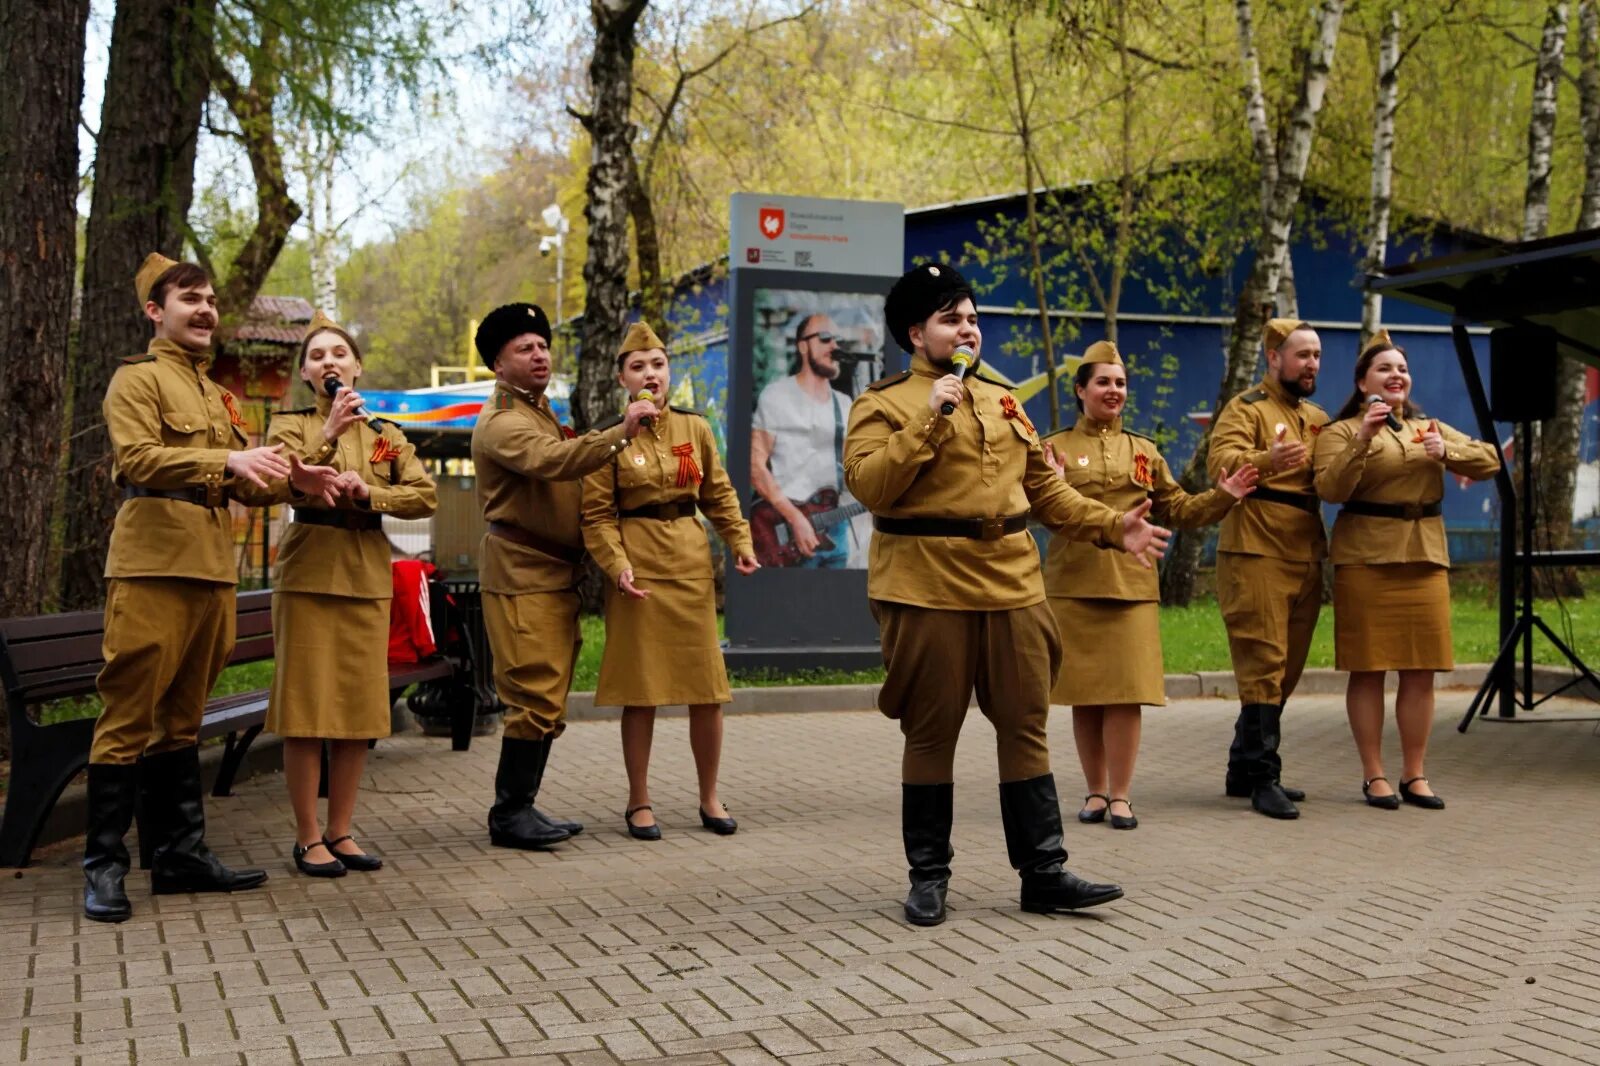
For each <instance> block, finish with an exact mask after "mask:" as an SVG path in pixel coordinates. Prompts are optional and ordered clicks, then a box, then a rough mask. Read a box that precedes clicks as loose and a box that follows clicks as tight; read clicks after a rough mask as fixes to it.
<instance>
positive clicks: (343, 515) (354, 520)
mask: <svg viewBox="0 0 1600 1066" xmlns="http://www.w3.org/2000/svg"><path fill="white" fill-rule="evenodd" d="M294 521H295V523H296V524H297V525H302V526H327V527H328V528H329V529H348V530H352V531H354V532H362V531H364V530H368V529H382V528H383V515H381V514H372V513H371V512H369V511H334V510H318V509H316V508H312V507H306V508H303V509H302V508H299V507H296V508H295V509H294Z"/></svg>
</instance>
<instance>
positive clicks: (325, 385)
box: [322, 377, 371, 422]
mask: <svg viewBox="0 0 1600 1066" xmlns="http://www.w3.org/2000/svg"><path fill="white" fill-rule="evenodd" d="M345 388H346V386H345V383H344V382H342V381H340V380H339V379H338V378H334V377H327V378H323V379H322V391H323V392H325V393H327V394H328V398H329V399H332V398H334V397H336V396H338V395H339V393H340V392H342V391H343V390H344V389H345ZM355 415H356V417H357V418H359V419H361V421H363V422H365V421H366V420H367V419H368V418H370V417H371V416H370V415H368V414H367V409H366V408H365V407H357V408H356V410H355Z"/></svg>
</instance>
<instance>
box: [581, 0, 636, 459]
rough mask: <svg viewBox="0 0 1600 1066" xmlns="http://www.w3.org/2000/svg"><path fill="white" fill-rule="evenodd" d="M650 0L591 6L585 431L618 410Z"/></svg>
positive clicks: (601, 1)
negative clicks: (639, 38) (636, 110)
mask: <svg viewBox="0 0 1600 1066" xmlns="http://www.w3.org/2000/svg"><path fill="white" fill-rule="evenodd" d="M648 3H649V0H589V12H590V14H591V15H592V16H593V18H594V29H595V41H594V54H593V56H592V57H591V59H590V60H589V84H590V86H591V89H592V92H593V96H594V100H593V104H594V107H593V110H592V111H591V112H590V116H589V120H588V123H587V125H588V126H589V142H590V144H589V177H588V181H587V183H586V185H585V190H584V191H585V195H586V203H585V205H584V216H585V218H587V219H588V222H589V240H588V248H587V255H586V256H585V258H584V262H583V283H584V289H585V293H584V301H583V330H582V333H581V335H580V337H579V341H578V382H577V387H576V388H574V389H573V393H572V417H573V421H574V422H575V423H577V428H578V429H579V430H580V431H582V430H585V429H587V428H588V427H589V426H591V425H593V424H594V423H596V422H598V421H600V420H602V419H604V418H606V417H607V416H609V415H611V414H613V413H615V411H616V409H617V400H618V393H617V385H616V369H615V368H616V355H617V348H618V346H619V345H621V343H622V331H623V327H624V326H625V324H626V321H627V314H628V211H629V202H628V201H629V197H628V184H629V182H628V174H629V171H630V169H631V168H632V161H633V123H632V122H631V121H629V110H630V107H631V105H632V102H633V50H634V33H635V31H636V29H637V27H638V24H639V16H640V15H642V14H643V13H644V9H645V7H646V6H647V4H648Z"/></svg>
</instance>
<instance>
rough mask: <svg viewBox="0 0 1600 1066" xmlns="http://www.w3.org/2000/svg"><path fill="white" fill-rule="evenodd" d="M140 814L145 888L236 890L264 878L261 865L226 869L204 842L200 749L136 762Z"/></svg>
mask: <svg viewBox="0 0 1600 1066" xmlns="http://www.w3.org/2000/svg"><path fill="white" fill-rule="evenodd" d="M139 782H140V787H141V788H143V790H144V802H145V820H146V822H148V823H149V825H150V826H151V829H152V830H153V832H154V834H155V852H154V854H153V855H152V856H151V859H150V891H151V892H152V893H154V894H155V895H158V896H167V895H174V894H177V893H181V892H241V891H243V890H245V889H248V888H256V887H257V886H259V885H262V884H264V883H265V882H266V880H267V871H265V870H255V869H249V868H243V869H238V870H232V869H229V868H228V867H226V866H224V865H222V860H220V859H218V858H217V857H216V856H215V855H214V854H212V852H211V849H210V848H208V847H206V840H205V836H206V809H205V801H204V799H203V798H202V796H203V792H202V789H201V783H200V749H199V748H197V747H188V748H178V749H177V750H175V751H163V752H160V753H158V754H156V755H146V756H145V757H144V759H143V761H142V762H141V763H140V764H139Z"/></svg>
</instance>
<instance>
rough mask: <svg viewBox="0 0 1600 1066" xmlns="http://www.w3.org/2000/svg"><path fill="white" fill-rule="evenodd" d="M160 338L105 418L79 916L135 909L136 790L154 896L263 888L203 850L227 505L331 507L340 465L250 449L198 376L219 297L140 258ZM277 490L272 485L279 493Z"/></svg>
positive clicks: (185, 267)
mask: <svg viewBox="0 0 1600 1066" xmlns="http://www.w3.org/2000/svg"><path fill="white" fill-rule="evenodd" d="M134 289H135V292H136V293H137V295H138V297H139V302H140V303H141V304H142V305H143V307H144V312H145V315H146V316H147V317H148V318H149V319H150V321H151V322H153V323H154V324H155V337H154V339H152V340H151V342H150V346H149V348H148V349H147V350H146V351H145V352H143V353H142V354H140V355H132V356H128V357H127V358H125V359H123V360H122V366H120V367H118V368H117V371H116V373H115V374H113V375H112V377H111V383H110V385H109V386H108V387H107V389H106V395H105V400H104V403H103V405H102V410H103V412H104V414H105V419H106V427H107V429H108V431H109V433H110V436H111V446H112V449H113V453H114V460H115V482H116V484H117V485H118V486H119V487H120V488H121V489H122V492H123V497H124V500H123V503H122V506H121V508H120V509H119V510H118V511H117V517H116V523H115V525H114V526H113V527H112V530H111V548H110V552H109V553H108V554H107V557H106V607H105V638H104V654H105V660H106V665H105V667H104V669H102V670H101V671H100V676H99V678H98V679H97V681H96V685H97V687H98V688H99V691H100V698H101V700H102V702H103V703H104V705H105V707H104V710H102V711H101V713H100V717H99V718H98V719H97V720H96V721H95V726H94V741H93V743H92V744H91V746H90V749H89V812H88V814H89V817H88V831H87V834H86V836H85V839H84V853H83V872H84V897H83V910H84V914H85V916H87V917H89V918H91V919H93V920H95V921H101V922H120V921H124V920H126V919H127V918H128V917H129V916H130V915H131V914H132V908H131V907H130V906H129V904H128V896H127V893H126V891H125V888H124V880H125V878H126V877H127V873H128V849H127V847H126V845H125V844H124V843H123V838H124V837H125V836H126V835H127V832H128V827H129V825H130V824H131V822H132V819H133V810H134V803H135V799H136V796H137V793H138V790H139V789H140V788H142V789H143V790H144V800H145V803H144V806H145V812H146V818H145V827H146V828H147V829H149V830H150V832H151V833H152V835H153V836H154V838H155V839H154V844H155V848H154V855H153V859H152V862H151V869H150V889H151V891H152V892H154V893H156V894H158V895H161V894H167V893H179V892H231V891H236V890H238V889H246V888H254V887H256V886H257V885H259V884H261V883H262V882H264V881H265V880H266V879H267V875H266V873H265V871H262V870H230V869H229V868H228V867H226V866H224V865H223V864H222V863H221V862H220V861H219V860H218V859H217V857H216V856H215V855H214V854H212V852H211V849H210V848H208V847H207V846H206V843H205V807H204V802H203V800H202V798H201V789H200V750H199V747H198V743H199V735H200V720H201V718H202V716H203V715H204V713H205V704H206V697H207V696H208V695H209V694H210V692H211V686H212V685H213V684H215V683H216V680H217V675H218V674H219V673H221V672H222V668H223V666H224V665H225V664H226V663H227V661H228V656H229V655H230V654H231V653H232V651H233V641H234V586H235V585H236V584H237V582H238V567H237V561H236V560H235V558H234V546H233V523H232V520H231V519H230V518H229V516H228V501H229V500H230V499H239V500H241V501H242V502H246V503H250V502H258V503H264V502H269V501H270V499H271V498H272V496H273V495H274V493H275V492H276V491H277V489H279V488H281V487H282V482H283V480H284V479H285V478H288V479H290V480H291V481H292V482H293V484H294V487H295V488H296V489H298V490H300V491H302V492H305V493H307V494H314V495H318V496H323V497H325V498H331V496H332V494H333V493H335V492H336V488H335V486H334V479H335V478H336V477H337V472H336V471H334V470H332V469H331V468H329V467H312V466H302V465H300V463H299V461H298V460H297V459H286V458H284V457H283V456H282V455H280V454H279V451H280V450H281V447H280V446H274V447H270V448H249V447H246V445H247V444H248V439H247V437H246V435H245V422H244V418H243V417H242V416H241V415H240V413H239V405H238V402H237V401H236V400H235V399H234V397H233V395H232V394H231V393H229V392H228V391H227V390H226V389H224V388H222V387H220V386H219V385H217V383H216V382H214V381H212V380H211V379H210V378H209V377H207V376H206V369H207V368H208V367H209V366H210V362H211V351H210V349H211V336H212V332H213V331H214V330H215V329H216V326H217V297H216V293H215V292H214V291H213V289H212V287H211V281H210V279H209V278H207V277H206V274H205V271H203V270H201V269H200V268H199V267H197V266H195V265H194V264H193V263H176V262H173V261H172V260H170V259H167V258H165V257H164V256H161V255H157V254H152V255H150V256H149V257H147V258H146V259H145V261H144V264H143V265H142V266H141V267H140V268H139V272H138V274H137V275H136V276H135V278H134ZM272 483H276V484H275V485H274V484H272Z"/></svg>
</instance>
